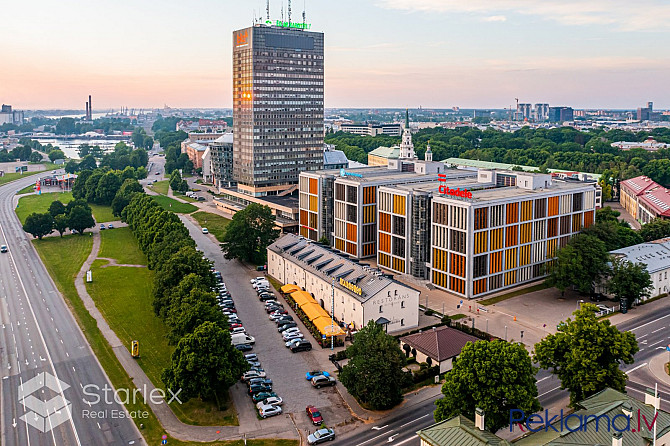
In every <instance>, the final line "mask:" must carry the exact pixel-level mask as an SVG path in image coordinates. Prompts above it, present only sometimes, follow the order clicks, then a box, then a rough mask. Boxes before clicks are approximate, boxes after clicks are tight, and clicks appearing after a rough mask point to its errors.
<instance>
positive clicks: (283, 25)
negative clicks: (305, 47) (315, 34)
mask: <svg viewBox="0 0 670 446" xmlns="http://www.w3.org/2000/svg"><path fill="white" fill-rule="evenodd" d="M265 24H266V25H268V26H272V25H274V26H278V27H280V28H292V29H312V24H311V23H293V22H284V21H282V20H277V21H276V22H273V21H272V20H266V21H265Z"/></svg>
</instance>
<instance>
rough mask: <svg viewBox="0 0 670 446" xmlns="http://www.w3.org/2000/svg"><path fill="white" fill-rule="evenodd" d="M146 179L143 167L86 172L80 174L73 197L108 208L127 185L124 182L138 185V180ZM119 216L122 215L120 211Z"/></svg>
mask: <svg viewBox="0 0 670 446" xmlns="http://www.w3.org/2000/svg"><path fill="white" fill-rule="evenodd" d="M145 177H146V169H144V168H143V167H142V168H140V169H134V168H133V167H130V166H128V167H126V168H125V169H123V170H110V169H107V168H97V169H93V170H84V171H81V172H79V175H78V176H77V180H76V181H75V183H74V186H72V196H73V197H74V198H76V199H82V200H85V201H87V202H89V203H95V204H101V205H107V206H108V205H111V204H112V203H113V201H114V199H115V198H116V196H117V192H119V190H121V189H122V186H124V185H125V183H124V181H127V180H131V182H132V183H137V180H138V179H142V178H145ZM133 187H134V188H138V187H139V189H140V190H141V189H142V187H141V186H140V185H139V183H137V184H133ZM117 215H121V214H120V210H119V213H118V214H117Z"/></svg>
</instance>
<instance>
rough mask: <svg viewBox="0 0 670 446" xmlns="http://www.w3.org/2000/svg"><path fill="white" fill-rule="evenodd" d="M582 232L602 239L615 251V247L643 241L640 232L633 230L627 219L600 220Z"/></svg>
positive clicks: (608, 249) (607, 248)
mask: <svg viewBox="0 0 670 446" xmlns="http://www.w3.org/2000/svg"><path fill="white" fill-rule="evenodd" d="M582 234H586V235H589V236H593V237H596V238H597V239H599V240H601V241H602V242H603V243H604V244H605V249H606V250H607V251H614V250H615V249H621V248H625V247H626V246H632V245H637V244H638V243H642V237H640V234H638V233H637V232H635V231H633V230H632V229H631V228H630V226H629V225H628V223H627V222H625V221H617V220H606V221H600V222H597V223H596V224H594V225H591V226H589V227H588V228H586V229H584V230H583V231H582Z"/></svg>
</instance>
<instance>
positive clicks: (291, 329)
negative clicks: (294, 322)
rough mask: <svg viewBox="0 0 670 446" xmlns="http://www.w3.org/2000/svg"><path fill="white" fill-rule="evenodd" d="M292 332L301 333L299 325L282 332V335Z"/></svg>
mask: <svg viewBox="0 0 670 446" xmlns="http://www.w3.org/2000/svg"><path fill="white" fill-rule="evenodd" d="M291 333H300V329H299V328H298V327H291V328H287V329H286V330H284V331H282V332H281V334H282V335H287V334H291Z"/></svg>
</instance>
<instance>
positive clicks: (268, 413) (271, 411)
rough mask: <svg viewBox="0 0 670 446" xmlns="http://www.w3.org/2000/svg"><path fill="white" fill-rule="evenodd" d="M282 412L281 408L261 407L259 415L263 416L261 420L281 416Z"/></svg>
mask: <svg viewBox="0 0 670 446" xmlns="http://www.w3.org/2000/svg"><path fill="white" fill-rule="evenodd" d="M281 412H282V410H281V407H279V406H261V408H260V409H258V414H259V415H260V416H261V418H268V417H273V416H275V415H279V414H281Z"/></svg>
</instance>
